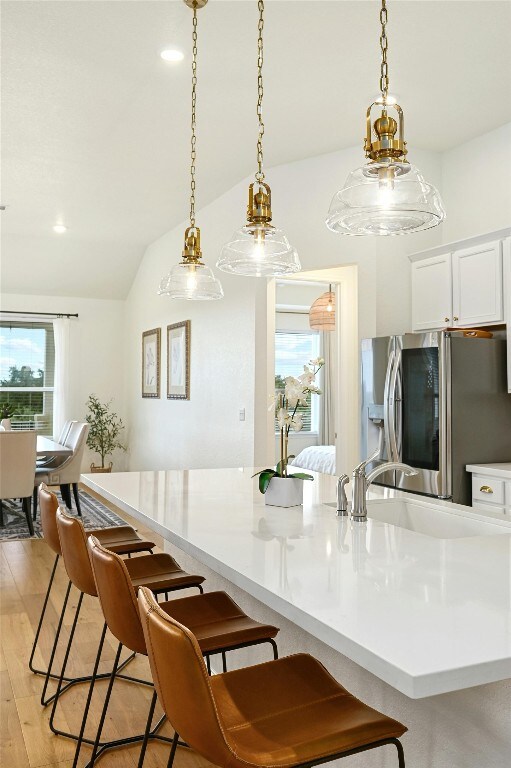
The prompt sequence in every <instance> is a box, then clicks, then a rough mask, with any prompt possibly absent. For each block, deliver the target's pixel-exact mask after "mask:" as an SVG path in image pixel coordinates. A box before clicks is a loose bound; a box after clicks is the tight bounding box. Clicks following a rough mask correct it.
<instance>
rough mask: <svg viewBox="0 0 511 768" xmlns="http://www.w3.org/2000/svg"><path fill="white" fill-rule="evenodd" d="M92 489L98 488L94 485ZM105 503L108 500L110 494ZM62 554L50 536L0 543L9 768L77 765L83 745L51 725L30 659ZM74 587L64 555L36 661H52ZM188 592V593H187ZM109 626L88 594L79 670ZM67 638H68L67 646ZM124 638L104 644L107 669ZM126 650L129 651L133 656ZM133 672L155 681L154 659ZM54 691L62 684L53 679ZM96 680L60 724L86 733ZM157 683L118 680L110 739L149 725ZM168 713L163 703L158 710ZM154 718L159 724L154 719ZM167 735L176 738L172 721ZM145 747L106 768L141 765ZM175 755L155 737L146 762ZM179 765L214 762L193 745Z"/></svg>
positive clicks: (85, 669)
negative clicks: (77, 750)
mask: <svg viewBox="0 0 511 768" xmlns="http://www.w3.org/2000/svg"><path fill="white" fill-rule="evenodd" d="M88 492H89V493H90V491H89V490H88ZM102 501H103V503H105V502H104V500H103V499H102ZM109 506H111V508H112V509H113V510H114V511H116V512H117V513H118V514H120V515H121V517H123V518H124V519H125V520H126V521H127V522H128V523H130V524H132V525H133V526H134V527H136V528H138V530H139V532H140V534H141V535H145V536H148V537H149V536H150V537H151V538H152V540H153V541H156V542H157V544H158V545H160V546H161V543H162V542H161V539H160V538H159V537H158V536H155V534H154V533H152V532H151V531H149V530H147V529H144V528H143V527H142V526H140V525H139V524H138V523H137V522H135V521H133V520H130V519H129V518H128V516H127V515H125V514H124V513H122V512H121V511H120V510H118V509H116V508H115V507H114V506H113V505H109ZM53 561H54V555H53V553H52V552H51V550H50V549H49V547H48V546H47V545H46V544H45V542H44V541H42V540H36V539H26V540H22V541H8V542H4V543H2V544H1V545H0V590H1V591H0V637H1V643H0V696H1V704H0V707H1V713H0V765H1V766H2V768H43V766H44V767H46V766H48V767H49V766H52V768H71V765H72V761H73V756H74V748H75V743H74V742H73V741H71V740H69V739H65V738H62V737H57V736H54V735H53V734H52V733H51V731H50V729H49V727H48V719H49V714H50V713H49V709H50V708H47V709H43V708H42V707H41V705H40V702H39V698H40V695H41V690H42V686H43V678H42V677H41V676H39V675H34V674H32V673H31V672H30V671H29V669H28V659H29V655H30V650H31V646H32V642H33V639H34V635H35V630H36V628H37V622H38V620H39V615H40V611H41V606H42V603H43V599H44V594H45V592H46V587H47V584H48V581H49V578H50V572H51V568H52V566H53ZM66 586H67V576H66V574H65V570H64V565H63V563H62V561H61V562H60V563H59V566H58V569H57V576H56V579H55V582H54V587H53V590H52V595H51V602H50V604H49V606H48V609H47V614H46V618H45V624H44V629H43V632H42V633H41V636H40V643H39V648H40V650H39V651H38V653H37V655H36V664H37V665H38V666H39V667H46V665H47V661H48V659H49V653H50V648H51V643H52V639H53V636H54V629H55V625H56V622H57V620H58V615H59V612H60V608H61V606H62V603H63V598H64V592H65V589H66ZM180 596H183V593H180ZM77 600H78V592H77V591H76V590H75V589H74V588H73V589H72V592H71V597H70V600H69V604H68V609H67V611H66V616H65V620H64V626H63V638H65V639H66V640H67V637H68V633H69V630H70V627H71V623H72V621H73V616H74V610H75V608H76V604H77ZM102 625H103V617H102V614H101V612H100V608H99V604H98V601H97V599H95V598H91V597H88V596H86V597H85V598H84V601H83V606H82V611H81V614H80V619H79V622H78V628H77V631H76V635H75V640H74V644H73V652H72V654H71V657H70V660H69V673H70V674H72V675H75V674H76V675H81V674H90V673H91V671H92V666H93V663H94V658H95V655H96V650H97V645H98V642H99V636H100V632H101V628H102ZM63 646H64V642H62V643H61V644H60V647H61V648H62V647H63ZM116 648H117V641H116V640H115V638H113V636H112V635H110V634H108V635H107V642H106V645H105V648H104V650H103V656H102V662H101V667H100V672H101V671H105V672H106V671H108V669H109V667H110V668H111V665H112V663H113V659H114V655H115V650H116ZM126 653H127V652H126V651H125V650H124V651H123V657H122V658H125V655H126ZM61 661H62V652H61V653H59V654H58V655H57V660H56V666H57V669H60V663H61ZM128 669H129V672H130V674H133V675H135V676H137V677H142V678H145V679H150V672H149V665H148V662H147V659H145V658H141V657H137V658H136V659H135V660H134V661H133V662H132V663H130V665H129V666H128ZM105 688H106V681H105V682H100V683H98V684H97V685H96V689H97V690H96V691H95V695H94V697H93V701H92V706H91V710H90V715H89V723H88V727H87V732H86V735H87V736H89V737H94V735H95V732H96V726H97V722H98V719H99V713H100V712H101V706H102V702H103V696H104V692H105ZM52 690H54V686H53V685H52ZM87 691H88V685H87V684H83V685H76V686H74V687H73V688H70V689H69V690H68V691H67V692H66V693H65V694H64V695H63V696H62V698H61V700H60V701H59V705H58V709H57V717H56V722H57V725H58V726H59V727H62V728H63V729H67V728H69V729H71V730H72V731H75V732H76V731H78V730H79V727H80V721H81V716H82V713H83V707H84V703H85V698H86V695H87ZM151 693H152V691H151V689H149V688H147V687H145V686H139V685H134V684H133V683H128V682H123V681H116V683H115V685H114V691H113V694H112V700H111V704H110V708H109V711H108V717H107V721H106V723H105V731H104V736H105V738H119V737H123V736H128V735H131V734H133V733H141V732H143V730H144V725H145V720H146V717H147V712H148V707H149V700H150V697H151ZM159 714H161V708H160V707H159V704H158V705H157V710H156V713H155V716H156V715H159ZM153 722H155V721H154V720H153ZM161 732H162V733H164V734H165V735H167V736H172V728H171V727H170V725H169V724H168V723H166V724H165V725H164V727H163V728H162V731H161ZM139 752H140V746H139V745H135V746H133V747H129V748H128V747H126V748H123V749H117V750H114V751H112V752H107V753H105V754H104V756H102V757H101V759H100V761H99V766H101V768H103V766H104V768H136V766H137V762H138V756H139ZM168 754H169V746H168V745H167V744H163V743H158V742H151V743H150V744H149V747H148V751H147V754H146V759H145V762H144V768H166V765H167V760H168ZM89 757H90V749H89V748H88V747H87V746H84V747H83V748H82V752H81V755H80V761H79V766H84V765H85V763H86V762H87V760H88V759H89ZM174 766H175V768H206V767H207V766H210V763H208V762H207V761H206V760H204V759H203V758H201V757H200V756H198V755H196V754H195V753H193V752H192V751H191V750H188V749H178V752H177V754H176V759H175V762H174Z"/></svg>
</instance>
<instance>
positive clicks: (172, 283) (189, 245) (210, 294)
mask: <svg viewBox="0 0 511 768" xmlns="http://www.w3.org/2000/svg"><path fill="white" fill-rule="evenodd" d="M207 2H208V0H184V3H185V4H186V5H187V6H188V7H189V8H191V9H192V11H193V23H192V120H191V128H192V136H191V141H190V146H191V154H190V159H191V163H190V226H189V227H187V229H186V231H185V238H184V248H183V258H182V261H181V262H180V263H179V264H176V265H175V266H174V267H172V269H171V271H170V272H169V274H168V275H166V277H164V278H163V279H162V281H161V283H160V287H159V290H158V293H159V294H160V295H165V296H170V298H171V299H188V300H191V301H210V300H212V299H221V298H222V297H223V295H224V292H223V290H222V286H221V284H220V281H219V280H218V279H217V278H216V277H215V276H214V274H213V272H212V271H211V269H210V268H209V267H207V266H206V265H205V264H204V262H203V261H202V251H201V245H200V229H199V227H197V226H196V225H195V160H196V157H197V152H196V145H197V136H196V133H195V128H196V105H197V9H198V8H203V7H204V6H205V5H206V3H207Z"/></svg>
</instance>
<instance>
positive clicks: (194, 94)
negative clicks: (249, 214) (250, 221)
mask: <svg viewBox="0 0 511 768" xmlns="http://www.w3.org/2000/svg"><path fill="white" fill-rule="evenodd" d="M192 42H193V47H192V121H191V129H192V137H191V141H190V147H191V154H190V159H191V165H190V226H191V227H195V159H196V157H197V153H196V145H197V136H196V134H195V126H196V113H195V110H196V106H197V5H196V4H194V6H193V32H192Z"/></svg>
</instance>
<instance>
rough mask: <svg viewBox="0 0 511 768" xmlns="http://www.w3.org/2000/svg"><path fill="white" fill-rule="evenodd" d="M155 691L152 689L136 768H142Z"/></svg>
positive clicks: (154, 701)
mask: <svg viewBox="0 0 511 768" xmlns="http://www.w3.org/2000/svg"><path fill="white" fill-rule="evenodd" d="M156 699H157V696H156V691H153V697H152V699H151V705H150V707H149V714H148V716H147V723H146V728H145V733H144V741H143V742H142V749H141V750H140V757H139V758H138V768H142V766H143V765H144V758H145V753H146V749H147V742H148V741H149V734H150V732H151V723H152V720H153V715H154V708H155V706H156Z"/></svg>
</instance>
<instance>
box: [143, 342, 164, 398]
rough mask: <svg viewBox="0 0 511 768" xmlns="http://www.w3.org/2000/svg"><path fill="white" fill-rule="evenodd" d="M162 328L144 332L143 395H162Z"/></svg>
mask: <svg viewBox="0 0 511 768" xmlns="http://www.w3.org/2000/svg"><path fill="white" fill-rule="evenodd" d="M160 362H161V328H152V329H151V330H150V331H144V333H143V334H142V397H152V398H154V397H160Z"/></svg>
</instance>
